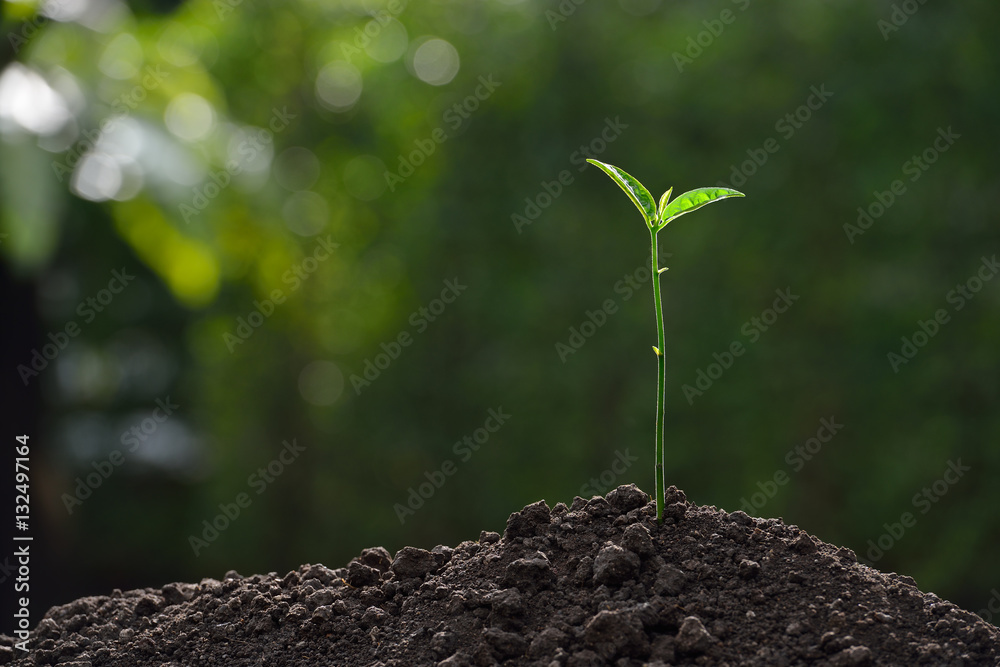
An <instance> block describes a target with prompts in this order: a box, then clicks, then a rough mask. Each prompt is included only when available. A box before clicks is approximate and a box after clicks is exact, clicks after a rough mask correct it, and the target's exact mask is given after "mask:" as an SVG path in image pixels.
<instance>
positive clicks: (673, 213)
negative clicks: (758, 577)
mask: <svg viewBox="0 0 1000 667" xmlns="http://www.w3.org/2000/svg"><path fill="white" fill-rule="evenodd" d="M587 162H589V163H590V164H592V165H594V166H595V167H600V168H601V169H602V170H603V171H604V173H606V174H607V175H608V176H610V177H611V178H612V180H614V182H615V183H617V184H618V186H619V187H620V188H621V189H622V190H624V191H625V194H627V195H628V196H629V199H631V200H632V203H633V204H635V205H636V208H638V209H639V212H640V213H642V218H643V220H645V221H646V227H648V228H649V239H650V245H652V251H653V303H654V304H655V306H656V334H657V337H656V346H655V347H653V352H655V353H656V468H655V469H656V521H657V523H663V489H664V485H663V482H664V478H663V421H664V409H665V404H666V396H665V393H664V386H663V385H664V378H665V375H666V369H667V363H666V359H665V358H664V356H663V306H662V305H661V303H660V274H661V273H663V272H664V271H666V270H667V267H663V268H662V269H661V268H660V266H659V261H658V260H657V257H656V234H657V232H659V231H660V230H661V229H663V228H664V227H666V226H667V223H668V222H670V221H671V220H674V219H676V218H679V217H680V216H682V215H684V214H685V213H690V212H691V211H694V210H696V209H699V208H701V207H702V206H704V205H706V204H711V203H712V202H714V201H719V200H721V199H726V198H728V197H743V196H745V195H744V194H743V193H742V192H738V191H736V190H731V189H729V188H697V189H695V190H691V191H690V192H685V193H684V194H682V195H681V196H679V197H677V198H676V199H674V200H673V201H670V193H671V192H673V188H670V189H669V190H667V191H666V192H664V193H663V196H662V197H660V203H659V205H657V204H656V203H655V202H654V201H653V196H652V195H651V194H649V190H647V189H646V188H645V187H643V185H642V183H640V182H639V181H637V180H635V179H634V178H632V177H631V176H630V175H628V174H627V173H625V172H624V171H622V170H621V169H619V168H618V167H616V166H614V165H610V164H606V163H604V162H599V161H597V160H587Z"/></svg>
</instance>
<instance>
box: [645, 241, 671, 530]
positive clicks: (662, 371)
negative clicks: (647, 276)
mask: <svg viewBox="0 0 1000 667" xmlns="http://www.w3.org/2000/svg"><path fill="white" fill-rule="evenodd" d="M649 237H650V241H651V245H652V246H653V260H652V265H653V301H654V303H655V305H656V522H657V523H663V491H664V489H663V480H664V476H663V419H664V407H665V404H666V397H665V395H664V385H665V384H666V374H667V360H666V358H665V357H664V356H663V306H662V304H661V303H660V266H659V260H658V258H657V247H656V231H654V229H652V228H650V230H649Z"/></svg>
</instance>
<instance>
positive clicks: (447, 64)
mask: <svg viewBox="0 0 1000 667" xmlns="http://www.w3.org/2000/svg"><path fill="white" fill-rule="evenodd" d="M412 67H413V73H414V74H415V75H416V77H417V78H418V79H420V80H421V81H423V82H425V83H429V84H431V85H432V86H443V85H445V84H446V83H450V82H451V80H452V79H454V78H455V75H456V74H458V69H459V58H458V51H457V50H456V49H455V47H454V46H452V45H451V44H449V43H448V42H446V41H445V40H443V39H439V38H437V37H435V38H432V39H428V40H427V41H425V42H424V43H423V44H421V45H420V46H418V47H417V49H416V51H414V52H413V62H412Z"/></svg>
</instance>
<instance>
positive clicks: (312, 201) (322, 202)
mask: <svg viewBox="0 0 1000 667" xmlns="http://www.w3.org/2000/svg"><path fill="white" fill-rule="evenodd" d="M329 213H330V209H329V207H328V206H327V203H326V199H324V198H323V197H322V196H321V195H318V194H316V193H315V192H309V191H304V192H296V193H295V194H293V195H292V196H291V197H289V198H288V201H286V202H285V205H284V206H283V207H282V209H281V215H282V217H283V218H284V219H285V224H286V225H288V228H289V229H290V230H292V231H293V232H295V233H296V234H299V235H301V236H314V235H316V234H319V233H320V232H321V231H323V228H324V227H326V222H327V219H328V216H329Z"/></svg>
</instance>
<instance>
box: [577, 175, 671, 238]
mask: <svg viewBox="0 0 1000 667" xmlns="http://www.w3.org/2000/svg"><path fill="white" fill-rule="evenodd" d="M587 162H589V163H590V164H592V165H594V166H595V167H600V168H601V169H602V170H603V171H604V172H605V173H606V174H607V175H608V176H610V177H611V178H612V179H613V180H614V182H615V183H617V184H618V187H620V188H621V189H622V190H624V191H625V194H627V195H628V196H629V199H631V200H632V203H634V204H635V206H636V208H638V209H639V212H640V213H642V217H643V218H644V219H645V220H646V226H648V227H652V226H653V222H654V221H655V220H656V204H655V202H654V200H653V195H651V194H649V190H647V189H646V188H644V187H643V185H642V183H640V182H639V181H637V180H635V178H633V177H632V176H630V175H629V174H628V173H626V172H624V171H622V170H621V169H619V168H618V167H616V166H614V165H611V164H606V163H604V162H599V161H597V160H587Z"/></svg>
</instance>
